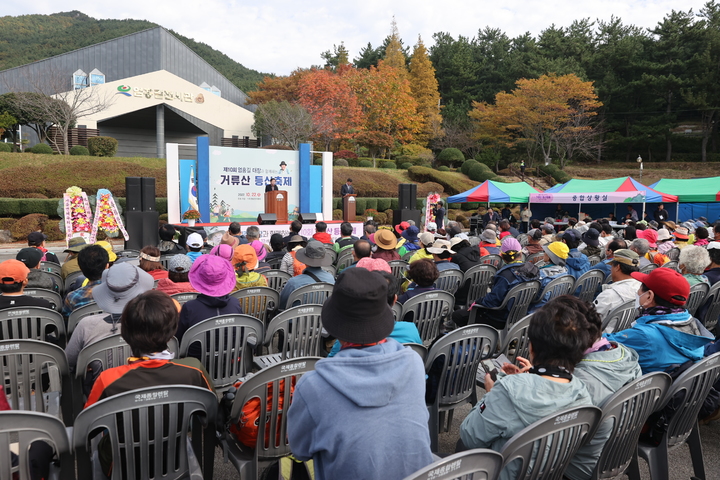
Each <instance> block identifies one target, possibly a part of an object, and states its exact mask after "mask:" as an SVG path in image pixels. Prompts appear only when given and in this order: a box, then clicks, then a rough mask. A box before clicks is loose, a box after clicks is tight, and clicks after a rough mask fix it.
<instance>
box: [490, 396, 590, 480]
mask: <svg viewBox="0 0 720 480" xmlns="http://www.w3.org/2000/svg"><path fill="white" fill-rule="evenodd" d="M601 415H602V410H600V409H599V408H598V407H593V406H582V407H575V408H569V409H567V410H561V411H559V412H557V413H555V414H553V415H550V416H547V417H545V418H543V419H540V420H538V421H537V422H535V423H533V424H531V425H529V426H527V427H525V428H524V429H522V430H520V431H519V432H518V433H516V434H515V435H513V437H512V438H511V439H510V440H508V441H507V443H506V444H505V445H504V446H503V449H502V451H501V452H500V453H501V454H502V456H503V459H504V460H503V469H505V468H508V465H510V464H511V463H514V464H513V466H512V469H513V470H515V471H516V472H521V474H520V475H519V476H518V477H517V478H522V479H538V478H542V479H543V480H545V479H549V480H560V479H562V478H563V472H564V471H565V469H566V468H567V466H568V465H569V464H570V461H571V460H572V458H573V457H574V456H575V453H576V452H577V450H578V449H579V448H580V446H581V445H582V444H583V443H584V442H585V441H586V440H587V438H589V437H588V436H589V435H592V434H593V433H594V431H595V429H596V428H597V425H598V423H599V421H600V417H601ZM539 452H543V453H542V454H540V453H539ZM516 460H517V462H516ZM516 469H517V470H516Z"/></svg>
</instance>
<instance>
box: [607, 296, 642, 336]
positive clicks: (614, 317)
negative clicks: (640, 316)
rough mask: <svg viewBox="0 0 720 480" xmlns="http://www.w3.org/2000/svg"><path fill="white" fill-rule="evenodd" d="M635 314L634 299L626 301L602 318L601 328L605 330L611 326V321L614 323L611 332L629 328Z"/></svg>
mask: <svg viewBox="0 0 720 480" xmlns="http://www.w3.org/2000/svg"><path fill="white" fill-rule="evenodd" d="M636 314H637V310H636V309H635V300H630V301H627V302H625V303H623V304H622V305H620V306H619V307H617V308H616V309H615V310H612V311H610V312H609V313H608V314H607V315H606V316H605V318H603V323H602V329H603V331H605V329H607V328H609V327H611V325H610V324H611V323H614V325H612V331H613V332H619V331H621V330H625V329H627V328H630V324H631V323H632V322H633V320H635V316H636Z"/></svg>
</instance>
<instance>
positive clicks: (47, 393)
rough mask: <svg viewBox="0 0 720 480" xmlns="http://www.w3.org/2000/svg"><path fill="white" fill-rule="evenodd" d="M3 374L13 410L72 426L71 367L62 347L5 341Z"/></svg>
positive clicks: (0, 348)
mask: <svg viewBox="0 0 720 480" xmlns="http://www.w3.org/2000/svg"><path fill="white" fill-rule="evenodd" d="M0 373H2V379H3V384H4V388H5V390H4V392H0V394H2V393H5V394H7V397H8V402H9V403H10V406H11V408H12V409H13V410H23V411H28V412H40V413H49V414H51V415H53V416H56V417H58V418H62V419H63V420H64V421H65V423H66V424H68V425H72V419H73V411H72V384H71V382H70V368H69V367H68V361H67V358H66V357H65V351H64V350H63V349H62V348H60V347H58V346H57V345H52V344H50V343H48V342H43V341H39V340H6V341H2V342H0ZM44 374H47V376H48V378H49V382H48V385H47V388H46V386H45V385H44V382H43V376H44Z"/></svg>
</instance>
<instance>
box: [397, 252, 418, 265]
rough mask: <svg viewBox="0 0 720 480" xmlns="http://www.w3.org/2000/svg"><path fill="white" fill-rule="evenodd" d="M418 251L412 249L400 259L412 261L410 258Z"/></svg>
mask: <svg viewBox="0 0 720 480" xmlns="http://www.w3.org/2000/svg"><path fill="white" fill-rule="evenodd" d="M416 253H417V250H410V251H409V252H406V253H405V255H403V256H402V258H400V260H403V261H405V262H408V263H410V259H411V258H412V257H413V255H415V254H416Z"/></svg>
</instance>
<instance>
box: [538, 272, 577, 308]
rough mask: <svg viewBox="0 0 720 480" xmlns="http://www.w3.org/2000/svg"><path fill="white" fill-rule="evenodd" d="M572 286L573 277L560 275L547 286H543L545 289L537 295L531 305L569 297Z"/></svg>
mask: <svg viewBox="0 0 720 480" xmlns="http://www.w3.org/2000/svg"><path fill="white" fill-rule="evenodd" d="M574 286H575V277H573V276H572V275H560V276H559V277H557V278H553V279H552V280H550V282H549V283H548V284H547V285H545V288H543V289H542V291H541V292H540V293H538V296H537V298H536V299H535V302H533V303H537V302H540V301H543V300H544V301H545V302H546V303H547V302H549V301H550V300H552V299H553V298H555V297H559V296H561V295H569V294H570V293H571V292H572V291H573V287H574Z"/></svg>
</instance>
